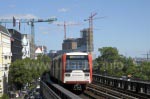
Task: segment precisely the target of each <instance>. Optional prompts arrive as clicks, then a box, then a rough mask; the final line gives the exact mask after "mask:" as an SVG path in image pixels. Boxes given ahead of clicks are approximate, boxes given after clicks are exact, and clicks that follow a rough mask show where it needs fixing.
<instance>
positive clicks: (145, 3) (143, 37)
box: [0, 0, 150, 57]
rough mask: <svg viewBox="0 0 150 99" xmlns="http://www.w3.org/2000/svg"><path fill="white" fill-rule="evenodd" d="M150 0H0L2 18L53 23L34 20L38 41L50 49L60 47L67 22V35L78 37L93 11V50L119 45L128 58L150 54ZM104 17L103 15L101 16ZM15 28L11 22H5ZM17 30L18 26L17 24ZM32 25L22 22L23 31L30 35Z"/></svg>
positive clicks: (121, 51) (0, 16) (117, 46)
mask: <svg viewBox="0 0 150 99" xmlns="http://www.w3.org/2000/svg"><path fill="white" fill-rule="evenodd" d="M149 5H150V0H0V19H12V17H13V16H15V18H18V19H19V18H21V19H31V18H34V19H40V18H41V19H48V18H54V17H56V18H57V21H56V22H53V23H47V22H43V23H35V24H34V25H35V42H36V44H37V45H45V46H47V48H48V50H61V48H62V43H63V39H64V28H63V26H58V24H61V25H63V22H64V21H65V22H66V23H68V24H76V25H71V26H67V27H66V31H67V38H70V37H72V38H79V37H80V30H82V29H84V28H88V27H89V23H88V21H84V19H88V18H89V16H90V15H91V13H93V14H94V13H97V14H96V15H95V16H94V18H95V20H93V25H94V30H93V31H94V37H93V39H94V42H93V43H94V53H95V54H96V56H98V55H99V54H100V53H99V52H98V48H102V47H108V46H111V47H116V48H117V49H118V51H119V53H120V54H122V55H125V56H127V57H129V56H131V57H146V56H144V55H143V54H146V53H147V52H149V53H150V44H149V43H150V6H149ZM101 17H102V18H101ZM2 25H5V26H6V27H7V28H13V26H12V24H2ZM14 29H18V27H17V26H16V27H14ZM30 31H31V29H30V26H28V25H27V24H21V30H20V32H21V33H27V34H30V33H31V32H30Z"/></svg>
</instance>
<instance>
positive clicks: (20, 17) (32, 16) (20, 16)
mask: <svg viewBox="0 0 150 99" xmlns="http://www.w3.org/2000/svg"><path fill="white" fill-rule="evenodd" d="M13 16H14V17H15V18H16V19H33V18H34V19H37V18H38V17H37V16H35V15H33V14H10V15H4V16H0V19H12V18H13Z"/></svg>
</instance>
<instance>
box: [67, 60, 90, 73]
mask: <svg viewBox="0 0 150 99" xmlns="http://www.w3.org/2000/svg"><path fill="white" fill-rule="evenodd" d="M68 70H89V65H88V60H67V63H66V71H68Z"/></svg>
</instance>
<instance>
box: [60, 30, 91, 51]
mask: <svg viewBox="0 0 150 99" xmlns="http://www.w3.org/2000/svg"><path fill="white" fill-rule="evenodd" d="M80 33H81V37H80V38H76V39H75V38H67V39H65V40H64V41H63V44H62V52H70V51H82V52H93V50H94V48H93V32H92V31H90V29H89V28H87V29H83V30H81V31H80Z"/></svg>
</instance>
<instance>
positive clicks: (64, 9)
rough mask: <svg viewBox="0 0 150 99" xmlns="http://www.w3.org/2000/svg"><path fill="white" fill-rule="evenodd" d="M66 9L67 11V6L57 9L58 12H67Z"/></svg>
mask: <svg viewBox="0 0 150 99" xmlns="http://www.w3.org/2000/svg"><path fill="white" fill-rule="evenodd" d="M67 11H69V9H67V8H61V9H58V12H67Z"/></svg>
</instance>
